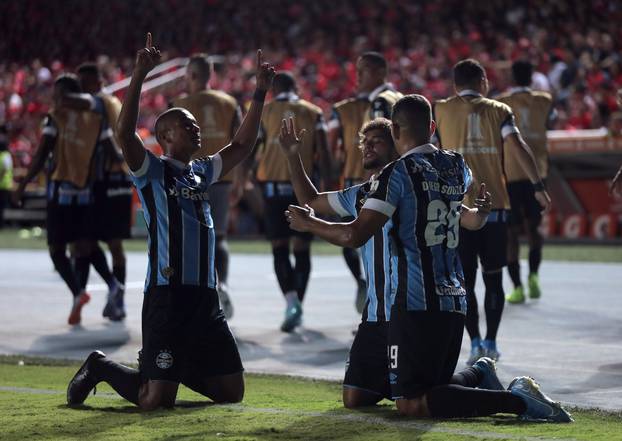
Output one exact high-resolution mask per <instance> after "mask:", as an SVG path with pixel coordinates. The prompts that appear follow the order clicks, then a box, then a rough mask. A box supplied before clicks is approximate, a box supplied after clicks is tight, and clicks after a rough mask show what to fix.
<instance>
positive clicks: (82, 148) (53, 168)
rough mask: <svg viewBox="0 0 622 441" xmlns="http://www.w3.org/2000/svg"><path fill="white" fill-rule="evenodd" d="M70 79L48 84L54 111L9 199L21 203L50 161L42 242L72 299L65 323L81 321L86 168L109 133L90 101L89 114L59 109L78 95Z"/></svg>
mask: <svg viewBox="0 0 622 441" xmlns="http://www.w3.org/2000/svg"><path fill="white" fill-rule="evenodd" d="M80 92H81V89H80V83H79V82H78V78H77V77H76V76H75V75H71V74H65V75H62V76H60V77H59V78H57V79H56V81H55V82H54V108H52V109H51V110H50V112H49V114H48V115H47V116H46V118H45V121H44V127H43V131H42V137H41V142H40V144H39V146H38V148H37V151H36V152H35V155H34V157H33V160H32V164H31V165H30V168H29V169H28V172H27V173H26V176H25V177H24V179H23V180H22V181H21V182H20V184H19V186H18V188H17V190H16V192H15V193H14V194H13V202H14V203H16V204H19V203H20V202H21V199H22V196H23V193H24V189H25V188H26V185H27V184H28V182H30V181H31V180H32V179H33V178H34V177H35V176H36V175H37V174H39V172H40V171H41V170H42V169H43V168H44V166H45V164H46V161H48V158H49V156H50V155H51V160H50V162H49V169H48V183H47V217H46V228H47V242H48V250H49V252H50V257H51V258H52V262H53V263H54V268H55V269H56V271H58V273H59V274H60V276H61V277H62V279H63V280H64V282H65V283H66V284H67V287H68V288H69V289H70V290H71V293H72V294H73V305H72V308H71V312H70V314H69V318H68V319H67V323H69V324H70V325H77V324H79V323H80V321H81V310H82V307H83V306H84V305H85V304H86V303H88V302H89V300H90V295H89V294H88V293H87V292H86V291H85V290H84V287H83V286H82V284H81V283H80V278H79V276H78V275H79V274H84V273H86V271H87V270H88V266H89V264H90V253H91V246H92V237H93V228H92V214H93V212H92V211H93V210H92V198H93V195H92V189H91V185H90V184H91V183H90V179H91V163H92V160H93V157H94V155H95V149H96V145H97V144H99V143H105V144H107V145H108V147H109V148H112V140H111V136H112V135H111V132H110V131H109V130H105V129H103V128H104V121H105V117H104V115H105V110H104V107H103V104H102V102H101V100H95V105H94V106H93V108H92V111H76V110H73V109H69V108H67V107H65V106H63V100H64V98H65V97H66V96H67V95H70V94H79V93H80ZM71 243H74V251H75V257H76V259H75V268H74V266H73V265H72V264H71V261H70V260H69V258H68V256H67V245H69V244H71Z"/></svg>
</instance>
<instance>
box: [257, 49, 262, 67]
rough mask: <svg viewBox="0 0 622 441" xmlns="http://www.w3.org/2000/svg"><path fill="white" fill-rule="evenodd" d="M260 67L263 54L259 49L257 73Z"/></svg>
mask: <svg viewBox="0 0 622 441" xmlns="http://www.w3.org/2000/svg"><path fill="white" fill-rule="evenodd" d="M262 65H263V52H261V49H257V71H259V69H261V66H262Z"/></svg>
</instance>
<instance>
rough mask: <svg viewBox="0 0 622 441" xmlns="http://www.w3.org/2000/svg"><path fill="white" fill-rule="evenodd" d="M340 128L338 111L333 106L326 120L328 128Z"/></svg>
mask: <svg viewBox="0 0 622 441" xmlns="http://www.w3.org/2000/svg"><path fill="white" fill-rule="evenodd" d="M340 128H341V118H340V117H339V112H337V109H336V108H334V107H333V111H332V113H331V115H330V118H329V120H328V130H335V129H340Z"/></svg>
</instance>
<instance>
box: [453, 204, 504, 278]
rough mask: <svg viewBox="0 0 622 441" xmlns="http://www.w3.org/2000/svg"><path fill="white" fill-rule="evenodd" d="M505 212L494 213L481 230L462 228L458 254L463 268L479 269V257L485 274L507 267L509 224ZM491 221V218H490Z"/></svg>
mask: <svg viewBox="0 0 622 441" xmlns="http://www.w3.org/2000/svg"><path fill="white" fill-rule="evenodd" d="M501 213H507V212H505V211H493V212H492V213H491V216H492V221H491V220H489V221H488V222H487V223H486V225H484V227H483V228H482V229H481V230H477V231H471V230H467V229H466V228H460V242H459V243H458V253H459V254H460V261H461V262H462V266H463V268H465V270H466V269H467V268H473V267H475V268H477V264H478V261H477V260H478V257H479V260H480V261H481V263H482V268H483V271H484V272H488V271H496V270H499V269H501V268H503V267H504V266H505V265H507V254H506V253H507V251H506V250H507V222H506V221H505V216H506V214H501ZM489 219H490V218H489Z"/></svg>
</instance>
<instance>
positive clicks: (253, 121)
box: [219, 49, 274, 176]
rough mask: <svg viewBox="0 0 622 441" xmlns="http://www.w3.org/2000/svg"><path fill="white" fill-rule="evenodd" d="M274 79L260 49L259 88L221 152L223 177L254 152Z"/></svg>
mask: <svg viewBox="0 0 622 441" xmlns="http://www.w3.org/2000/svg"><path fill="white" fill-rule="evenodd" d="M273 78H274V67H273V66H272V65H271V64H269V63H266V62H264V60H263V54H262V52H261V49H260V50H258V51H257V86H256V87H255V94H254V95H253V100H252V102H251V106H250V108H249V109H248V113H247V114H246V116H245V117H244V120H243V121H242V124H240V128H239V129H238V131H237V132H236V133H235V136H234V137H233V139H232V140H231V144H229V145H228V146H226V147H225V148H223V149H222V150H221V151H220V152H219V153H220V156H221V158H222V172H221V175H223V176H224V175H226V174H227V173H228V172H229V171H230V170H231V169H232V168H233V167H235V166H236V165H238V164H239V163H240V162H242V161H243V160H244V159H245V158H246V157H247V156H248V155H250V154H251V152H252V151H253V147H254V146H255V142H256V141H257V134H258V133H259V124H260V123H261V113H262V111H263V105H264V100H265V97H266V93H267V91H268V89H270V86H271V85H272V79H273Z"/></svg>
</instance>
